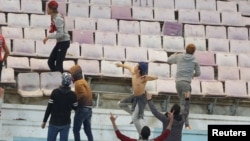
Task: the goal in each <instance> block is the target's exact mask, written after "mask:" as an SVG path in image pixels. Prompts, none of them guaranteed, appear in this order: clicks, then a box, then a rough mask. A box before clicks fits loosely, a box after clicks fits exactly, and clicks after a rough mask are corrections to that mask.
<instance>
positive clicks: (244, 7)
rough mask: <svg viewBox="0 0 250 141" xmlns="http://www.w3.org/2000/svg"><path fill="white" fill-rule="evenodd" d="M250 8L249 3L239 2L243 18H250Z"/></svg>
mask: <svg viewBox="0 0 250 141" xmlns="http://www.w3.org/2000/svg"><path fill="white" fill-rule="evenodd" d="M249 6H250V3H249V2H248V1H239V2H238V7H239V12H240V13H241V14H242V15H243V16H250V9H249V8H248V7H249Z"/></svg>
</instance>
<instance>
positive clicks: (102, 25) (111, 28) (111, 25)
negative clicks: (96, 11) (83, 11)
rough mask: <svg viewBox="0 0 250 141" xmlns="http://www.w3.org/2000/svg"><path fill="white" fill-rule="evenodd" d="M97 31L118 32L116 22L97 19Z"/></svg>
mask: <svg viewBox="0 0 250 141" xmlns="http://www.w3.org/2000/svg"><path fill="white" fill-rule="evenodd" d="M96 23H97V30H98V31H102V32H114V33H117V32H118V21H117V20H115V19H97V22H96Z"/></svg>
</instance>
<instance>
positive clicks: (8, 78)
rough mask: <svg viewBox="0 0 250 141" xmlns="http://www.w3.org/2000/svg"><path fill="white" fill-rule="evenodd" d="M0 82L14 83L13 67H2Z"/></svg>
mask: <svg viewBox="0 0 250 141" xmlns="http://www.w3.org/2000/svg"><path fill="white" fill-rule="evenodd" d="M0 83H1V84H3V83H6V84H15V83H16V79H15V72H14V69H13V68H3V69H2V73H1V80H0Z"/></svg>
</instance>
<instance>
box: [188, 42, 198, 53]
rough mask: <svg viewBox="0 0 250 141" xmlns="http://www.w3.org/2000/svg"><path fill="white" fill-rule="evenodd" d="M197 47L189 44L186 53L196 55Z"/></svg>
mask: <svg viewBox="0 0 250 141" xmlns="http://www.w3.org/2000/svg"><path fill="white" fill-rule="evenodd" d="M195 48H196V47H195V45H194V44H188V45H187V47H186V53H187V54H194V52H195Z"/></svg>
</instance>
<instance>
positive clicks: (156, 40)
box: [140, 35, 162, 50]
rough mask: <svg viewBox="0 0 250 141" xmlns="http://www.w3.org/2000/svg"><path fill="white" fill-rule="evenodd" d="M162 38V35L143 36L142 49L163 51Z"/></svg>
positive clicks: (141, 37) (141, 38)
mask: <svg viewBox="0 0 250 141" xmlns="http://www.w3.org/2000/svg"><path fill="white" fill-rule="evenodd" d="M161 40H162V39H161V36H160V35H141V36H140V41H141V47H146V48H152V49H157V50H160V49H162V44H161Z"/></svg>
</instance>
